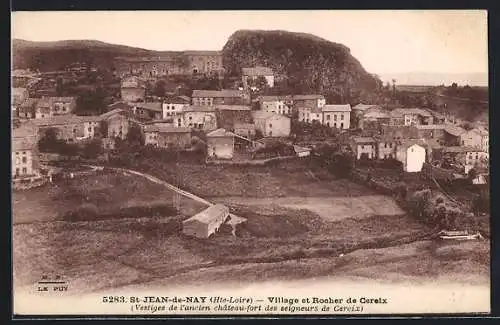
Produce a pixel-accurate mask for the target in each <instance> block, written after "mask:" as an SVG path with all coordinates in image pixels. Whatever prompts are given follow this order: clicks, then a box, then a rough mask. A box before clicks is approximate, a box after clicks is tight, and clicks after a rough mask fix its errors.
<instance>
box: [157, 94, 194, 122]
mask: <svg viewBox="0 0 500 325" xmlns="http://www.w3.org/2000/svg"><path fill="white" fill-rule="evenodd" d="M190 103H191V98H189V97H187V96H176V97H170V98H167V99H165V100H164V101H163V103H162V112H163V119H164V120H166V119H169V118H173V117H174V116H177V115H180V114H182V112H183V110H184V107H186V106H188V105H189V104H190Z"/></svg>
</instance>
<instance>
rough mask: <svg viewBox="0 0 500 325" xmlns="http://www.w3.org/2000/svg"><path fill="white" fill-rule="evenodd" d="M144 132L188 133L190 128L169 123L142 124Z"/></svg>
mask: <svg viewBox="0 0 500 325" xmlns="http://www.w3.org/2000/svg"><path fill="white" fill-rule="evenodd" d="M144 132H158V133H188V132H191V129H190V128H188V127H174V126H171V125H158V124H148V125H145V126H144Z"/></svg>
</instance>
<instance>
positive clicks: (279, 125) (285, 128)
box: [252, 111, 291, 137]
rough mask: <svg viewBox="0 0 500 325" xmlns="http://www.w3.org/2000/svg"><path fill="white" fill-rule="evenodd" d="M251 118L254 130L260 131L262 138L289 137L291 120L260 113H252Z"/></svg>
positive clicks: (276, 115)
mask: <svg viewBox="0 0 500 325" xmlns="http://www.w3.org/2000/svg"><path fill="white" fill-rule="evenodd" d="M252 117H253V120H254V123H255V129H256V130H260V131H261V132H262V134H263V135H264V137H288V136H290V128H291V120H290V118H289V117H286V116H283V115H280V114H273V113H267V112H261V111H253V112H252Z"/></svg>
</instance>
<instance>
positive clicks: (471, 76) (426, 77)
mask: <svg viewBox="0 0 500 325" xmlns="http://www.w3.org/2000/svg"><path fill="white" fill-rule="evenodd" d="M378 76H380V79H382V81H383V82H384V83H387V82H389V83H392V79H396V84H397V85H414V86H439V85H443V84H444V85H445V86H450V85H451V84H452V83H454V82H456V83H457V84H458V85H459V86H465V85H469V86H478V87H488V74H487V73H427V72H408V73H380V74H378Z"/></svg>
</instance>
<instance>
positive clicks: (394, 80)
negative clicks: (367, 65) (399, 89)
mask: <svg viewBox="0 0 500 325" xmlns="http://www.w3.org/2000/svg"><path fill="white" fill-rule="evenodd" d="M392 92H393V93H396V79H392Z"/></svg>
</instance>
